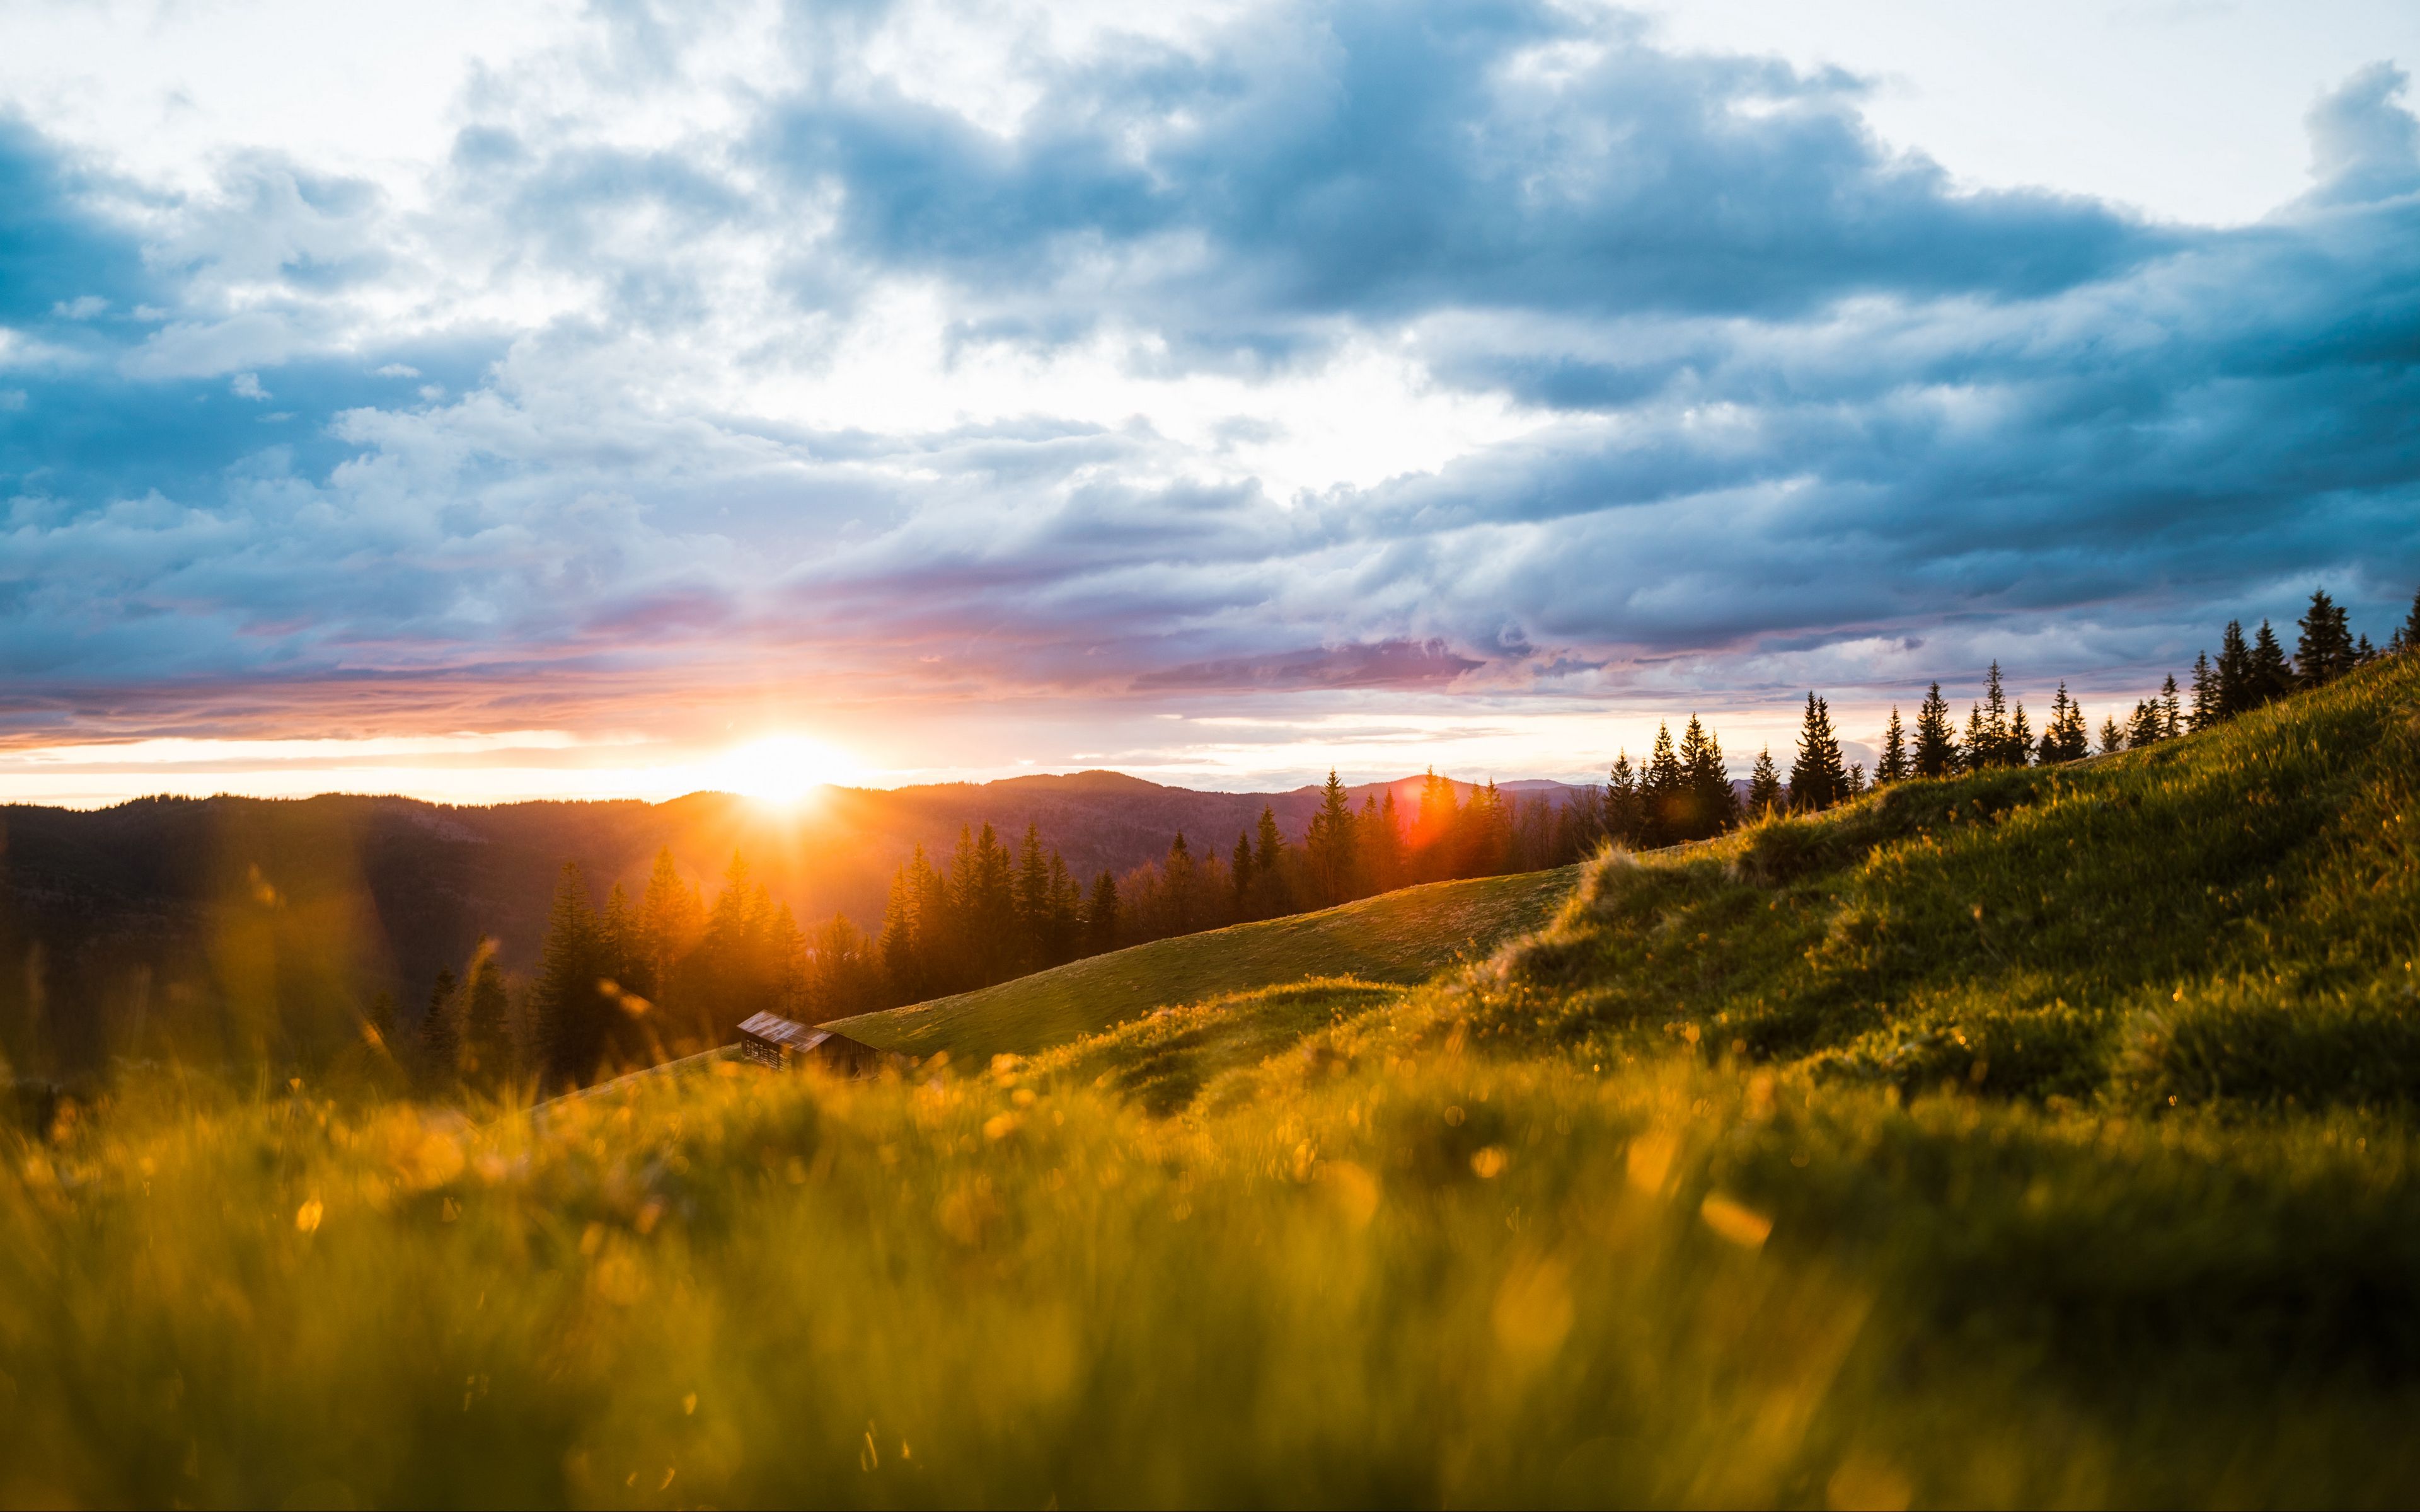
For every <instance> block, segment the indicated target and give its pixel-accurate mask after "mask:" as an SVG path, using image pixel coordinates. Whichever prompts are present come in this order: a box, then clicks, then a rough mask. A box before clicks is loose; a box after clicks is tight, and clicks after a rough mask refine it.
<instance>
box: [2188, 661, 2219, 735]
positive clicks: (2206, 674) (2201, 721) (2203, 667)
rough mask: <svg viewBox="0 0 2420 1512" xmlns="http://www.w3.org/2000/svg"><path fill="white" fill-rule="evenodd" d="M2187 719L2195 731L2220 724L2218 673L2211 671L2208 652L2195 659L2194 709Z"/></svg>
mask: <svg viewBox="0 0 2420 1512" xmlns="http://www.w3.org/2000/svg"><path fill="white" fill-rule="evenodd" d="M2218 719H2219V713H2218V673H2217V672H2215V671H2212V670H2211V665H2210V653H2209V652H2207V651H2205V652H2202V653H2201V654H2199V655H2198V656H2195V657H2194V670H2193V709H2192V711H2191V712H2190V713H2189V714H2187V715H2186V720H2187V722H2188V723H2189V724H2190V725H2191V726H2192V727H2193V728H2194V729H2195V730H2207V729H2209V728H2210V727H2211V726H2212V725H2214V724H2216V723H2218Z"/></svg>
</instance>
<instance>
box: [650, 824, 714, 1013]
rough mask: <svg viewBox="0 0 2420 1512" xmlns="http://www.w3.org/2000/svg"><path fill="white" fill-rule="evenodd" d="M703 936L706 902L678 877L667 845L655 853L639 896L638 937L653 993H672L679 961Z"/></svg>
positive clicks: (677, 869) (694, 947)
mask: <svg viewBox="0 0 2420 1512" xmlns="http://www.w3.org/2000/svg"><path fill="white" fill-rule="evenodd" d="M705 935H706V904H705V903H703V902H702V901H701V900H700V899H699V898H698V895H697V889H696V888H695V887H690V885H689V884H688V883H687V882H684V881H683V880H681V874H680V869H679V868H678V867H676V866H675V865H674V864H673V853H672V848H671V847H670V846H666V847H664V848H662V849H660V850H659V851H657V852H656V864H655V867H654V869H653V870H652V871H650V872H648V873H647V887H646V890H645V891H644V892H643V893H641V894H640V895H639V937H640V940H641V945H642V949H644V951H645V953H646V956H647V980H648V981H649V983H650V984H651V985H652V986H653V987H654V988H655V993H654V995H658V996H662V995H668V994H669V993H671V992H672V990H673V983H674V981H675V978H676V977H677V975H678V972H679V968H680V964H681V962H682V961H683V960H684V959H686V958H687V957H688V955H689V953H690V951H691V950H694V949H697V946H698V941H699V940H701V939H703V938H704V937H705Z"/></svg>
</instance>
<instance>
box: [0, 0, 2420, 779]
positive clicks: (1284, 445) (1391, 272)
mask: <svg viewBox="0 0 2420 1512" xmlns="http://www.w3.org/2000/svg"><path fill="white" fill-rule="evenodd" d="M1863 88H1864V85H1862V83H1861V82H1860V81H1859V80H1857V79H1855V78H1853V77H1850V76H1848V75H1845V74H1842V73H1838V72H1837V71H1818V72H1808V71H1804V70H1800V69H1792V68H1790V67H1787V66H1784V65H1782V64H1779V63H1776V62H1773V61H1770V60H1764V59H1759V58H1754V57H1743V56H1718V55H1705V54H1686V55H1683V54H1675V53H1671V52H1668V51H1664V50H1661V49H1659V47H1658V46H1657V45H1656V43H1655V41H1654V39H1653V36H1652V34H1651V33H1650V32H1649V31H1647V30H1645V29H1644V28H1643V26H1642V24H1641V23H1638V22H1637V21H1635V20H1633V19H1630V18H1627V17H1625V16H1622V15H1621V14H1618V13H1603V14H1600V13H1596V12H1588V11H1581V10H1578V9H1571V8H1562V7H1557V6H1548V5H1543V4H1540V5H1497V4H1490V5H1474V6H1467V7H1463V6H1452V5H1435V6H1425V7H1418V8H1415V7H1405V6H1398V5H1353V4H1334V5H1287V6H1264V7H1254V8H1248V9H1245V10H1242V11H1235V10H1222V11H1219V12H1217V13H1213V14H1208V15H1196V14H1192V13H1187V12H1171V13H1169V14H1168V15H1166V16H1161V17H1156V18H1153V20H1152V21H1151V22H1150V23H1147V25H1146V24H1144V23H1138V25H1137V26H1134V27H1129V26H1124V25H1112V24H1108V23H1097V22H1096V23H1084V24H1080V25H1079V24H1075V23H1053V22H1052V21H1051V20H1050V19H1049V17H1048V16H1047V13H1046V14H1044V15H1040V16H1034V15H1023V14H1018V13H1013V12H1012V13H1000V14H993V13H988V12H986V13H985V14H984V15H983V16H981V17H979V18H975V19H969V18H967V17H964V16H937V15H935V14H933V13H930V12H927V11H924V10H922V9H918V8H882V7H863V8H812V9H809V10H807V11H804V12H801V13H799V14H795V15H794V14H791V13H787V12H773V11H768V12H764V13H762V14H759V13H756V12H753V11H746V10H742V11H737V12H734V13H731V14H728V15H725V14H721V13H718V15H717V17H716V19H715V20H714V22H713V23H711V24H710V25H708V24H699V25H695V26H690V27H686V28H685V29H672V28H669V27H668V26H666V25H663V24H659V23H658V22H656V21H654V20H652V19H650V18H649V17H647V16H646V15H645V14H644V13H641V12H624V11H620V10H615V11H613V12H611V13H604V14H599V15H597V16H594V17H591V18H589V19H587V20H585V21H582V22H581V23H578V24H577V25H574V26H571V27H569V29H567V30H566V32H565V34H564V35H563V36H561V37H560V38H558V39H556V41H555V44H554V45H552V46H549V47H540V48H535V49H534V50H531V51H528V52H526V53H525V54H521V55H520V56H518V57H517V58H516V59H515V60H513V61H511V62H509V63H505V64H499V65H495V66H492V67H490V66H484V65H483V66H482V67H480V68H478V69H475V70H473V71H472V73H471V74H470V75H469V77H468V78H467V80H466V82H465V84H464V85H463V88H462V90H461V93H460V95H459V97H458V100H457V102H456V104H455V106H454V107H453V109H454V116H453V120H452V125H451V128H450V130H451V141H450V146H449V147H448V148H447V149H446V150H445V151H444V152H443V153H442V154H439V155H435V156H430V157H427V158H425V159H418V160H409V161H407V162H404V163H403V164H402V165H401V166H396V165H394V164H388V165H387V166H385V167H384V168H378V169H375V170H374V169H372V168H365V167H363V166H362V165H361V164H360V163H359V162H352V161H350V160H349V161H348V162H345V163H324V162H314V161H313V158H312V154H311V151H310V147H309V144H308V143H306V142H284V143H254V144H249V145H245V146H243V147H241V148H240V150H239V149H234V148H230V149H229V150H227V151H225V152H223V153H221V154H219V155H218V156H217V157H215V158H214V159H212V160H211V162H210V164H209V173H208V175H207V177H206V179H205V180H204V181H202V182H200V183H199V184H195V183H191V182H169V181H166V180H158V181H155V180H153V179H150V178H146V177H142V176H141V175H139V174H136V173H134V172H132V171H131V170H129V169H127V168H126V167H125V166H124V165H123V164H120V163H116V162H112V161H111V160H109V159H108V158H107V157H106V156H104V155H102V154H101V153H99V152H97V151H95V150H93V149H91V148H89V147H84V146H80V145H78V144H77V143H76V142H75V141H73V140H71V139H70V138H69V137H67V136H65V135H62V134H60V133H57V132H53V131H46V130H45V128H44V125H43V123H42V121H41V120H40V119H39V116H36V115H35V114H33V113H31V112H29V111H27V110H25V109H23V107H21V108H20V110H19V113H18V114H17V115H16V116H13V117H10V118H8V119H6V120H0V509H5V516H0V667H5V669H6V671H7V679H8V680H7V687H8V692H7V694H6V695H5V697H0V733H7V732H13V734H8V738H13V739H14V740H16V741H18V742H19V743H24V742H27V741H40V740H53V739H60V738H66V737H67V735H68V734H70V733H74V734H77V735H78V736H79V737H81V736H82V735H106V734H109V733H116V732H132V731H140V732H144V733H153V734H161V733H209V732H212V731H219V732H234V731H242V732H275V733H283V731H282V729H281V726H280V722H279V721H280V719H281V717H287V718H302V717H307V718H309V719H312V720H315V721H318V720H323V719H327V718H330V717H334V718H337V719H339V720H346V721H350V725H349V727H351V728H358V729H362V730H372V729H375V730H379V731H408V730H411V729H423V730H427V729H444V730H452V729H469V728H479V729H490V730H512V729H525V728H538V727H542V726H546V725H548V724H550V723H554V724H561V725H578V726H582V727H584V728H612V727H616V726H617V725H620V726H635V725H639V724H644V723H647V722H648V721H650V720H656V719H659V718H660V717H665V716H664V714H663V711H664V710H666V709H667V708H674V707H679V708H706V707H720V706H722V705H723V704H727V703H732V702H740V701H746V700H750V699H759V700H761V699H763V698H765V697H768V696H770V695H769V694H768V689H778V690H779V692H780V693H781V695H782V696H783V697H787V698H793V699H813V700H820V701H825V702H845V703H847V704H848V705H849V706H851V707H855V708H865V707H870V706H874V705H876V704H880V703H882V702H884V701H915V700H920V699H921V700H931V699H944V698H966V697H981V698H995V699H997V698H1018V697H1026V696H1045V697H1050V698H1058V699H1067V700H1073V701H1083V702H1088V703H1089V704H1090V705H1099V706H1109V705H1117V704H1119V703H1120V702H1121V701H1125V702H1126V703H1128V704H1133V705H1137V706H1146V705H1154V704H1155V701H1165V700H1170V699H1176V698H1190V699H1199V698H1201V697H1203V696H1215V697H1219V698H1225V699H1229V700H1231V701H1234V702H1235V706H1237V707H1248V706H1249V707H1262V706H1264V705H1265V706H1275V703H1273V702H1271V701H1276V702H1282V701H1284V700H1288V699H1300V698H1320V697H1333V696H1336V695H1339V694H1340V693H1341V692H1342V691H1344V690H1352V689H1362V690H1379V691H1385V690H1395V691H1398V692H1404V693H1434V692H1435V691H1437V690H1440V689H1446V688H1451V689H1456V690H1460V691H1462V692H1465V693H1467V694H1471V695H1474V696H1483V697H1485V698H1488V699H1493V700H1498V701H1504V700H1510V701H1514V702H1516V703H1517V702H1518V701H1519V700H1522V699H1534V700H1537V701H1540V702H1539V706H1540V707H1541V708H1544V707H1547V706H1549V705H1550V704H1551V706H1553V707H1556V708H1568V707H1570V706H1571V703H1570V701H1573V700H1589V699H1601V698H1606V697H1608V696H1618V695H1621V694H1623V693H1624V692H1625V691H1630V690H1639V689H1648V690H1661V691H1662V692H1666V693H1673V694H1685V693H1687V692H1688V690H1690V689H1693V688H1694V689H1699V690H1702V691H1703V693H1704V694H1705V696H1709V697H1718V696H1720V695H1721V694H1722V693H1723V692H1725V691H1729V692H1733V693H1739V692H1752V691H1754V690H1758V689H1763V688H1772V687H1800V686H1804V685H1805V684H1806V683H1807V682H1808V681H1815V680H1822V681H1825V682H1826V683H1827V684H1829V685H1831V686H1838V684H1839V683H1840V682H1842V681H1846V682H1880V681H1884V680H1887V679H1894V678H1896V679H1902V680H1917V679H1921V678H1925V677H1931V676H1941V677H1944V678H1953V679H1954V678H1956V677H1958V676H1961V675H1964V674H1966V673H1969V672H1971V671H1973V670H1974V669H1975V668H1977V667H1978V666H1979V664H1980V663H1981V662H1982V661H1983V660H1984V659H1986V658H1987V657H1989V656H1994V655H1998V656H2004V657H2009V658H2012V659H2015V660H2022V661H2029V662H2031V663H2032V664H2034V665H2033V670H2034V671H2037V672H2038V673H2040V675H2045V676H2047V675H2072V676H2077V677H2096V676H2097V677H2100V678H2102V679H2103V680H2104V681H2105V682H2107V683H2108V684H2110V685H2111V686H2118V685H2122V684H2124V683H2126V682H2127V681H2128V680H2129V679H2133V678H2139V677H2140V676H2141V675H2142V669H2144V668H2145V667H2147V666H2151V665H2174V664H2176V663H2177V662H2179V661H2180V660H2189V659H2190V656H2191V653H2192V650H2193V648H2194V646H2195V644H2196V643H2199V641H2201V640H2208V639H2209V634H2210V632H2209V626H2210V624H2211V621H2212V620H2213V619H2219V618H2224V617H2226V615H2229V614H2236V613H2242V614H2249V615H2257V614H2261V613H2270V614H2281V613H2287V612H2288V611H2289V609H2290V606H2291V605H2292V604H2293V603H2294V602H2295V601H2297V600H2298V599H2299V598H2300V597H2301V596H2302V595H2303V594H2306V593H2307V592H2308V590H2309V589H2310V587H2311V586H2313V585H2314V584H2319V583H2324V584H2326V585H2328V586H2329V587H2330V588H2331V589H2332V590H2334V591H2335V592H2337V593H2338V594H2339V595H2340V596H2342V597H2344V598H2346V599H2348V600H2349V601H2350V603H2351V604H2352V605H2353V606H2354V608H2355V612H2356V615H2357V623H2360V624H2361V625H2363V626H2364V627H2366V628H2370V629H2372V630H2373V633H2380V632H2382V630H2383V628H2384V626H2385V625H2386V623H2387V622H2388V618H2389V616H2390V614H2392V613H2394V612H2395V611H2397V610H2398V609H2399V608H2400V605H2401V604H2402V603H2405V602H2408V601H2409V596H2410V593H2411V590H2412V585H2413V583H2414V581H2415V580H2416V579H2420V497H2415V480H2420V419H2415V417H2420V403H2415V400H2420V393H2415V379H2414V367H2413V364H2414V362H2415V360H2420V125H2415V122H2414V119H2413V117H2412V115H2411V114H2410V112H2409V111H2408V110H2407V108H2406V106H2405V104H2404V92H2405V79H2404V77H2403V75H2402V74H2401V73H2400V72H2398V71H2397V70H2396V69H2393V68H2392V67H2390V66H2387V65H2383V64H2381V65H2380V66H2378V67H2376V68H2373V69H2366V70H2365V71H2363V72H2360V73H2358V74H2356V75H2354V76H2353V77H2352V78H2350V80H2348V81H2346V82H2345V83H2344V84H2343V85H2342V87H2341V88H2340V89H2339V90H2337V91H2336V92H2335V93H2334V94H2332V95H2331V96H2329V97H2328V98H2327V99H2325V100H2321V101H2320V102H2319V104H2318V105H2317V106H2316V107H2315V108H2314V109H2313V111H2312V112H2311V116H2310V119H2309V131H2310V140H2311V148H2312V163H2313V182H2312V187H2311V189H2310V191H2309V193H2307V194H2306V195H2304V197H2303V198H2301V199H2299V200H2297V201H2295V202H2293V203H2290V204H2288V205H2283V206H2280V207H2278V208H2276V210H2275V211H2274V212H2273V214H2271V215H2270V216H2269V217H2267V218H2266V219H2264V220H2262V221H2260V222H2258V223H2257V224H2249V225H2242V226H2233V227H2197V226H2191V225H2180V224H2159V223H2154V222H2150V221H2148V220H2145V219H2143V218H2141V217H2139V216H2137V215H2135V214H2133V213H2131V212H2128V211H2124V210H2121V209H2118V208H2113V207H2110V206H2106V205H2102V204H2100V203H2096V202H2093V201H2089V200H2085V199H2080V198H2074V197H2064V196H2061V195H2058V194H2055V193H2047V192H2040V193H2006V192H1980V191H1972V190H1968V189H1964V188H1962V187H1960V186H1958V185H1956V184H1953V183H1952V182H1951V181H1950V180H1949V178H1948V177H1947V175H1945V174H1944V172H1943V171H1942V170H1940V169H1939V168H1938V167H1936V166H1935V165H1934V164H1933V163H1932V162H1930V161H1928V160H1926V159H1925V158H1923V157H1921V156H1915V155H1910V154H1905V153H1900V152H1895V151H1892V150H1890V149H1888V148H1886V147H1884V146H1883V145H1882V144H1881V142H1880V141H1879V139H1878V138H1877V137H1876V136H1874V135H1873V134H1872V133H1871V132H1870V131H1869V130H1868V128H1867V126H1866V124H1865V121H1864V118H1863V116H1862V115H1861V109H1862V102H1863V99H1864V96H1863ZM2195 638H2198V640H2195ZM1254 701H1260V702H1257V703H1256V702H1254ZM1558 701H1559V702H1558ZM1323 706H1325V705H1323ZM306 710H307V711H310V712H309V713H308V714H307V715H305V714H303V713H302V712H301V711H306ZM281 711H286V712H285V713H284V714H283V715H281ZM432 721H434V722H433V723H432Z"/></svg>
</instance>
